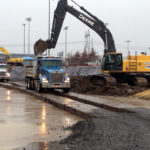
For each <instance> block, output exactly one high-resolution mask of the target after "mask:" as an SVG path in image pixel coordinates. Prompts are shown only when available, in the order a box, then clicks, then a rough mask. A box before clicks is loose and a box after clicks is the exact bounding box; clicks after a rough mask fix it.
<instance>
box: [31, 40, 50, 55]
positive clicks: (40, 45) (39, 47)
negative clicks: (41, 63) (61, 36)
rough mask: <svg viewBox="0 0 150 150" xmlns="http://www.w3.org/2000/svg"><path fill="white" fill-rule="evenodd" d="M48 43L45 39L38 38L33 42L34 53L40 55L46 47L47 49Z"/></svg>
mask: <svg viewBox="0 0 150 150" xmlns="http://www.w3.org/2000/svg"><path fill="white" fill-rule="evenodd" d="M48 47H49V46H48V43H47V41H43V40H41V39H39V40H38V41H37V42H36V43H35V44H34V54H35V55H36V56H37V55H41V54H42V53H43V52H44V51H45V50H46V49H48Z"/></svg>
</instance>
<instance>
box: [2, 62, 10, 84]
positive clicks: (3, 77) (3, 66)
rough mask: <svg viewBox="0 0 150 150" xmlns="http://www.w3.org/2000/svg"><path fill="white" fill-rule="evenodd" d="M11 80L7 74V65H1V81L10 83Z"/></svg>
mask: <svg viewBox="0 0 150 150" xmlns="http://www.w3.org/2000/svg"><path fill="white" fill-rule="evenodd" d="M9 80H10V73H8V72H7V64H5V63H0V81H6V82H8V81H9Z"/></svg>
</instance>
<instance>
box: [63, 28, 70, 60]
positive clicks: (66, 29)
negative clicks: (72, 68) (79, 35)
mask: <svg viewBox="0 0 150 150" xmlns="http://www.w3.org/2000/svg"><path fill="white" fill-rule="evenodd" d="M68 28H69V26H66V27H65V28H64V30H65V59H66V55H67V31H68Z"/></svg>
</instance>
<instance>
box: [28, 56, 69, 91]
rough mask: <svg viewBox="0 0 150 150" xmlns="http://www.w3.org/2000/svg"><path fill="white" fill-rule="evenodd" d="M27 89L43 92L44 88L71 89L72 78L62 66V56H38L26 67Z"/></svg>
mask: <svg viewBox="0 0 150 150" xmlns="http://www.w3.org/2000/svg"><path fill="white" fill-rule="evenodd" d="M25 85H26V89H29V90H36V91H37V92H42V91H43V90H44V89H49V90H52V89H62V90H63V92H65V93H67V92H69V91H70V78H69V76H68V74H66V73H65V72H64V70H63V68H62V59H61V58H60V57H43V56H42V57H37V58H35V60H33V61H30V63H29V64H28V65H27V66H26V69H25Z"/></svg>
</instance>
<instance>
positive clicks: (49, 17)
mask: <svg viewBox="0 0 150 150" xmlns="http://www.w3.org/2000/svg"><path fill="white" fill-rule="evenodd" d="M48 1H49V5H48V39H49V40H50V34H51V32H50V29H51V23H50V22H51V20H50V19H51V15H50V14H51V10H50V7H51V0H48ZM47 54H48V56H50V49H48V52H47Z"/></svg>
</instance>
